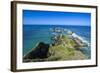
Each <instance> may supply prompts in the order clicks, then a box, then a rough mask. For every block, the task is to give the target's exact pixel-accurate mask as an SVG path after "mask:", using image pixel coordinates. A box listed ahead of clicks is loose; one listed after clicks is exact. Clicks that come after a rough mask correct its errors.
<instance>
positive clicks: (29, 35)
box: [23, 24, 91, 58]
mask: <svg viewBox="0 0 100 73" xmlns="http://www.w3.org/2000/svg"><path fill="white" fill-rule="evenodd" d="M56 27H60V28H64V29H69V30H71V31H73V32H75V33H76V34H78V35H79V36H81V37H82V38H83V39H84V40H86V41H87V42H89V43H91V42H90V41H91V27H90V26H72V25H27V24H25V25H23V55H25V54H27V53H28V52H29V51H30V50H31V49H34V48H35V47H36V45H37V43H39V42H44V43H47V44H50V43H51V39H50V37H51V36H52V34H51V33H52V32H51V31H50V29H51V28H56ZM81 51H82V52H83V53H84V54H86V55H87V56H88V58H91V48H90V47H89V48H84V49H83V50H81Z"/></svg>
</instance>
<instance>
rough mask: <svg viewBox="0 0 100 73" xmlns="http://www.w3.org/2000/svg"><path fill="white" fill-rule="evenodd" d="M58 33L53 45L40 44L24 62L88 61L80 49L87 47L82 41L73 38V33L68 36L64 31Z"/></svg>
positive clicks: (26, 56)
mask: <svg viewBox="0 0 100 73" xmlns="http://www.w3.org/2000/svg"><path fill="white" fill-rule="evenodd" d="M53 32H54V33H56V35H55V36H53V38H51V40H52V43H51V44H46V43H44V42H39V43H38V45H37V46H36V47H35V48H33V49H32V51H30V52H29V53H28V54H26V55H25V56H24V57H23V62H44V61H63V60H84V59H88V58H87V56H86V55H85V54H83V53H82V52H81V51H80V50H79V49H80V47H84V46H85V47H86V46H87V45H86V44H84V43H83V42H82V41H81V40H80V39H78V38H77V37H73V36H71V35H72V34H73V33H72V32H69V33H67V35H65V34H62V30H59V31H58V30H57V29H56V30H54V31H53Z"/></svg>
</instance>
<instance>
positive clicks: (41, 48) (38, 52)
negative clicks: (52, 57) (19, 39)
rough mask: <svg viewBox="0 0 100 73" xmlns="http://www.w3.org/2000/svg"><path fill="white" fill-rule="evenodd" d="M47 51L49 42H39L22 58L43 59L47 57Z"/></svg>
mask: <svg viewBox="0 0 100 73" xmlns="http://www.w3.org/2000/svg"><path fill="white" fill-rule="evenodd" d="M48 53H49V44H45V43H43V42H40V43H39V44H38V45H37V47H36V48H35V50H32V51H31V52H29V53H28V54H27V55H26V56H25V57H24V59H43V58H47V57H48Z"/></svg>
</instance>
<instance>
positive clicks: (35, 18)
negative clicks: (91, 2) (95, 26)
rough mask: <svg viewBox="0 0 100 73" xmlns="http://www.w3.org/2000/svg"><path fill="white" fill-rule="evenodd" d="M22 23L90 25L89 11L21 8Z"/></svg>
mask: <svg viewBox="0 0 100 73" xmlns="http://www.w3.org/2000/svg"><path fill="white" fill-rule="evenodd" d="M23 24H24V25H41V24H42V25H48V24H50V25H80V26H90V24H91V14H90V13H77V12H55V11H35V10H23Z"/></svg>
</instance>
